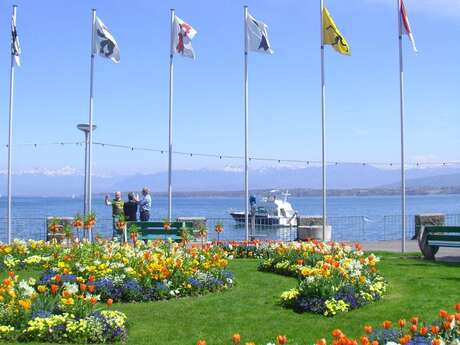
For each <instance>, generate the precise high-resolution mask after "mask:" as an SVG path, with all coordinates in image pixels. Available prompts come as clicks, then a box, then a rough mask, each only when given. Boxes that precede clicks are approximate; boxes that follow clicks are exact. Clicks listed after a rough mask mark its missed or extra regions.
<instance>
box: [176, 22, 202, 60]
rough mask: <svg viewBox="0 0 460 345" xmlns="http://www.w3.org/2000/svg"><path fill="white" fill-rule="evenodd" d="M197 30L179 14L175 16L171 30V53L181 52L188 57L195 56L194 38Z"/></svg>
mask: <svg viewBox="0 0 460 345" xmlns="http://www.w3.org/2000/svg"><path fill="white" fill-rule="evenodd" d="M196 34H197V31H196V30H195V29H194V28H193V27H192V26H191V25H190V24H188V23H186V22H184V21H183V20H182V19H180V18H179V17H178V16H174V23H173V27H172V32H171V39H172V43H171V48H172V52H171V54H180V55H182V56H185V57H188V58H192V59H194V58H195V52H194V51H193V47H192V39H193V37H195V35H196Z"/></svg>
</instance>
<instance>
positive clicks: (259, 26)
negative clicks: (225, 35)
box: [246, 13, 273, 54]
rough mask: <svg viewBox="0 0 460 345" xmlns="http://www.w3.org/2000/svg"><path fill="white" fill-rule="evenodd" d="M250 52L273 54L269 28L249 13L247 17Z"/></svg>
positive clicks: (247, 36)
mask: <svg viewBox="0 0 460 345" xmlns="http://www.w3.org/2000/svg"><path fill="white" fill-rule="evenodd" d="M246 27H247V32H246V39H247V42H248V50H249V51H255V52H260V53H266V54H273V50H272V49H271V47H270V41H269V40H268V26H267V25H266V24H265V23H263V22H261V21H260V20H257V19H255V18H254V17H253V16H252V15H250V14H249V13H248V16H247V17H246Z"/></svg>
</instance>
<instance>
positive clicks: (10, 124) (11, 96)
mask: <svg viewBox="0 0 460 345" xmlns="http://www.w3.org/2000/svg"><path fill="white" fill-rule="evenodd" d="M16 9H17V6H16V5H13V18H12V20H13V23H16ZM12 39H14V38H13V37H12ZM12 44H15V42H12ZM14 58H15V57H14V54H13V50H11V71H10V105H9V129H8V211H7V222H8V225H7V227H8V244H11V241H12V229H11V209H12V195H11V174H12V173H11V169H12V164H11V163H12V162H11V161H12V153H13V151H12V149H13V148H12V144H13V99H14Z"/></svg>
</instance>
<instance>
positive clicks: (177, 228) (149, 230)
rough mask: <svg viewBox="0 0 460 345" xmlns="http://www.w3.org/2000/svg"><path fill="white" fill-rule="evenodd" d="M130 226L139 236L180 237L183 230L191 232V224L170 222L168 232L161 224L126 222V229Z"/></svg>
mask: <svg viewBox="0 0 460 345" xmlns="http://www.w3.org/2000/svg"><path fill="white" fill-rule="evenodd" d="M132 224H134V225H136V226H137V227H138V228H139V233H140V234H141V235H149V234H152V235H168V234H169V235H181V232H182V230H184V229H186V230H187V231H188V232H189V233H192V231H193V224H192V222H171V223H170V228H169V230H166V229H165V228H164V223H163V222H127V226H128V229H129V227H130V226H131V225H132Z"/></svg>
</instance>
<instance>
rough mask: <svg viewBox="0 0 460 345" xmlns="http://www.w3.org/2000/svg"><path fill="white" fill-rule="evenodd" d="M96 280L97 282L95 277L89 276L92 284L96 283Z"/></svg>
mask: <svg viewBox="0 0 460 345" xmlns="http://www.w3.org/2000/svg"><path fill="white" fill-rule="evenodd" d="M95 280H96V279H95V278H94V276H89V278H88V281H89V282H90V283H94V281H95Z"/></svg>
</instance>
